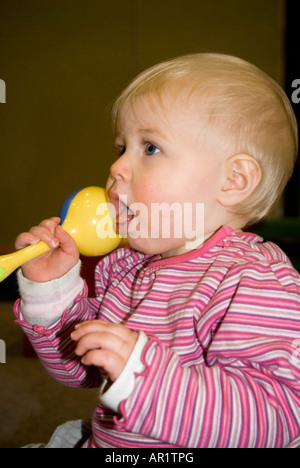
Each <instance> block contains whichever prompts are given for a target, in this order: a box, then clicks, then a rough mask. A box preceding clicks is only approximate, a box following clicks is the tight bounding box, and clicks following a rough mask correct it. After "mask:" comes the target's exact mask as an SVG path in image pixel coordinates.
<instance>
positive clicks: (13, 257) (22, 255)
mask: <svg viewBox="0 0 300 468" xmlns="http://www.w3.org/2000/svg"><path fill="white" fill-rule="evenodd" d="M49 250H51V249H50V247H49V246H48V245H47V244H46V243H45V242H43V241H40V242H38V243H37V244H33V245H29V246H28V247H25V248H24V249H21V250H18V251H16V252H13V253H10V254H7V255H2V256H1V257H0V282H1V281H3V280H5V278H7V277H8V276H9V275H10V274H11V273H13V272H14V271H15V270H16V269H17V268H19V267H20V266H21V265H23V264H24V263H26V262H28V261H29V260H32V259H34V258H36V257H39V256H40V255H42V254H44V253H46V252H48V251H49Z"/></svg>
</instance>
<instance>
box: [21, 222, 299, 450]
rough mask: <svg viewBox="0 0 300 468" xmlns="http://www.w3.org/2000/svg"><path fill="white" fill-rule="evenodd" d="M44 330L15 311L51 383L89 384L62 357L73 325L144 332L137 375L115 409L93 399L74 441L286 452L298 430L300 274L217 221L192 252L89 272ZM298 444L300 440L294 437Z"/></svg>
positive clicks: (92, 372) (115, 262)
mask: <svg viewBox="0 0 300 468" xmlns="http://www.w3.org/2000/svg"><path fill="white" fill-rule="evenodd" d="M87 296H88V291H87V288H86V287H85V289H84V291H83V292H82V294H81V296H79V297H77V298H76V299H75V300H74V302H73V304H72V305H71V306H70V308H68V310H66V311H64V313H63V316H62V319H61V320H58V321H56V322H55V323H54V324H53V325H51V326H49V327H41V326H31V325H29V324H28V323H26V322H25V321H24V319H23V317H22V314H21V311H20V307H19V301H18V302H17V303H16V307H15V313H16V316H17V318H18V321H19V323H20V324H21V325H22V327H23V329H24V330H25V332H26V333H27V335H28V336H29V338H30V339H31V341H32V343H33V345H34V347H35V349H36V351H37V352H38V354H39V356H40V359H41V360H42V362H43V363H44V365H45V366H46V367H47V369H48V370H49V372H50V373H51V374H52V375H53V377H55V378H56V379H57V380H59V381H60V382H62V383H64V384H66V385H72V386H89V387H92V386H93V387H95V386H99V385H100V384H101V377H100V374H99V372H98V370H97V369H95V368H87V367H85V366H83V365H82V364H81V363H80V360H79V359H78V358H77V357H76V356H75V355H74V353H73V349H74V343H73V342H72V340H71V339H70V333H71V331H72V330H73V327H74V325H75V324H76V323H77V322H81V321H84V320H92V319H97V318H101V319H104V320H108V321H111V322H118V323H123V324H125V325H126V326H127V327H129V328H130V329H132V330H135V331H140V330H142V331H144V332H145V333H146V334H147V335H148V337H149V338H150V339H149V342H148V344H147V345H146V347H145V349H144V351H143V354H142V362H143V364H144V370H143V371H142V372H140V373H138V374H136V378H135V385H134V388H133V391H132V392H131V393H130V395H129V397H128V398H127V399H125V400H123V401H122V403H121V405H120V407H119V413H114V412H113V411H112V410H108V409H107V408H105V407H101V406H100V404H99V406H97V408H96V409H95V412H94V415H93V436H92V437H91V438H90V439H89V440H88V441H86V443H85V444H84V447H105V448H111V447H157V448H159V447H191V448H195V447H287V446H290V445H293V444H294V445H295V444H296V445H297V442H296V440H297V438H298V437H299V436H300V349H299V346H300V276H299V274H298V273H297V272H296V271H295V270H294V268H293V267H292V266H291V264H290V262H289V260H288V258H287V257H286V255H285V254H284V253H283V252H282V251H281V250H280V249H279V247H277V246H276V245H274V244H272V243H263V241H262V239H261V238H260V237H258V236H256V235H254V234H250V233H239V234H236V233H234V232H233V231H232V230H231V229H230V228H229V227H226V226H225V227H223V228H221V229H220V230H219V231H218V232H217V233H216V234H215V236H214V237H212V238H211V239H210V240H209V241H207V242H206V243H205V244H204V246H203V247H201V248H199V249H197V250H195V251H193V252H190V253H187V254H185V255H182V256H179V257H174V258H169V259H165V260H162V259H161V258H160V257H159V256H155V257H153V256H152V257H151V256H149V255H144V254H142V253H139V252H135V251H132V250H130V249H120V250H117V251H115V252H113V253H112V254H110V255H108V256H107V257H105V258H104V259H103V260H102V261H101V262H100V263H99V265H98V266H97V269H96V297H95V298H88V297H87ZM299 445H300V443H299Z"/></svg>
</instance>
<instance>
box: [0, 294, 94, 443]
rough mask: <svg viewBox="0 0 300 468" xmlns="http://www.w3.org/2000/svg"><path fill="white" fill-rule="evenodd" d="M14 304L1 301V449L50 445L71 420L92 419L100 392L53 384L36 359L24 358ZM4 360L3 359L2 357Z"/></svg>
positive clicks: (22, 341)
mask: <svg viewBox="0 0 300 468" xmlns="http://www.w3.org/2000/svg"><path fill="white" fill-rule="evenodd" d="M12 309H13V303H12V302H3V301H0V340H1V344H2V359H0V361H1V360H2V361H3V342H4V343H5V347H6V352H5V354H6V362H5V363H0V448H19V447H23V446H25V445H27V444H31V443H39V442H47V441H48V440H49V438H50V437H51V435H52V433H53V431H54V430H55V428H56V427H57V426H58V425H60V424H62V423H64V422H66V421H69V420H75V419H90V418H91V415H92V412H93V409H94V408H95V406H96V403H97V393H98V390H97V389H83V388H69V387H65V386H63V385H61V384H59V383H58V382H56V381H54V380H53V378H52V377H50V376H49V375H48V373H47V372H46V370H45V369H44V367H43V366H42V364H41V363H40V361H39V360H38V359H37V358H36V357H25V355H24V350H23V348H24V335H23V331H22V330H21V328H20V327H19V326H18V325H17V324H15V323H14V315H13V312H12ZM0 357H1V356H0Z"/></svg>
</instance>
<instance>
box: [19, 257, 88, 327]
mask: <svg viewBox="0 0 300 468" xmlns="http://www.w3.org/2000/svg"><path fill="white" fill-rule="evenodd" d="M80 268H81V262H80V261H79V262H78V263H77V265H75V267H73V268H72V269H71V270H70V271H69V272H68V273H66V274H65V275H64V276H63V277H61V278H59V279H55V280H52V281H48V282H45V283H36V282H33V281H30V280H28V279H27V278H25V277H24V276H23V274H22V270H21V269H19V270H18V273H17V278H18V285H19V291H20V295H21V297H22V300H21V304H20V308H21V311H22V314H23V317H24V319H25V320H26V321H27V322H28V323H29V324H30V325H41V326H49V325H51V324H52V323H54V322H56V321H57V320H58V319H59V318H60V317H61V316H62V314H63V312H64V310H66V309H67V308H68V307H69V306H70V305H71V304H72V302H73V301H74V299H75V298H76V296H78V295H79V294H80V292H81V291H82V290H83V287H84V283H83V279H82V278H81V277H80Z"/></svg>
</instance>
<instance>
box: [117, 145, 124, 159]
mask: <svg viewBox="0 0 300 468" xmlns="http://www.w3.org/2000/svg"><path fill="white" fill-rule="evenodd" d="M125 151H126V148H125V146H121V145H118V146H116V155H117V157H118V158H119V157H120V156H122V155H123V154H124V153H125Z"/></svg>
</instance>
